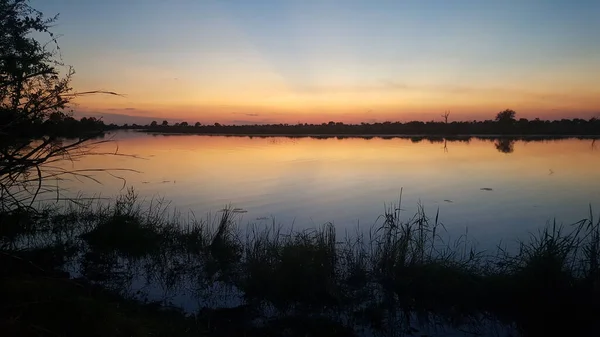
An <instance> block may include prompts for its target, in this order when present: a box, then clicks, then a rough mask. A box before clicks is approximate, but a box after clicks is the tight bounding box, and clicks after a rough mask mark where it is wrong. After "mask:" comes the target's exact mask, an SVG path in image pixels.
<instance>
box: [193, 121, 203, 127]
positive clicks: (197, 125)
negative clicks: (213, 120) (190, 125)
mask: <svg viewBox="0 0 600 337" xmlns="http://www.w3.org/2000/svg"><path fill="white" fill-rule="evenodd" d="M201 125H202V124H200V122H196V124H194V126H195V127H197V128H198V127H200V126H201Z"/></svg>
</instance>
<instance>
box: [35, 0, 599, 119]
mask: <svg viewBox="0 0 600 337" xmlns="http://www.w3.org/2000/svg"><path fill="white" fill-rule="evenodd" d="M36 1H37V2H38V4H35V2H36ZM33 2H34V5H39V6H38V7H40V9H41V10H42V11H43V12H45V13H47V14H52V13H56V12H60V13H61V17H60V19H59V22H60V25H58V26H57V27H56V29H57V30H58V32H57V33H60V34H62V35H64V37H63V38H62V39H61V41H60V42H61V49H62V54H63V55H64V58H65V63H67V64H72V65H73V66H74V67H75V69H76V70H77V74H76V76H75V77H74V82H73V87H74V88H75V89H76V90H81V91H86V90H97V89H101V90H110V91H116V92H119V93H122V94H124V95H125V97H103V96H101V95H100V96H87V97H83V98H80V99H78V101H77V103H78V106H76V107H75V111H77V112H81V113H86V114H97V115H102V114H125V115H131V116H137V117H156V118H165V119H169V118H171V119H188V120H198V121H201V122H204V123H210V122H221V123H234V124H235V123H253V122H254V123H258V124H260V123H269V122H272V123H279V122H281V123H296V122H303V123H304V122H308V123H320V122H326V121H328V120H336V121H342V122H363V121H364V122H369V121H384V120H431V119H435V120H439V118H440V116H439V115H440V114H441V113H442V112H443V111H447V110H450V111H451V112H452V116H453V117H454V118H455V119H456V120H472V119H478V120H481V119H488V118H492V116H493V114H495V113H496V112H497V111H500V110H503V109H506V108H511V109H514V110H516V111H517V112H518V113H519V116H521V117H526V118H534V117H540V118H549V119H551V118H569V117H581V118H589V117H591V116H594V115H597V114H598V113H600V80H599V79H598V76H597V74H598V73H600V57H599V56H600V43H594V41H596V42H597V37H596V36H595V35H594V34H593V33H592V31H593V29H591V28H592V27H593V26H597V28H598V29H600V24H598V23H597V22H595V21H594V18H596V17H597V16H598V15H600V5H599V4H597V3H586V4H585V6H584V5H582V6H579V7H577V6H569V5H566V4H563V5H560V6H559V5H552V4H538V3H536V4H533V3H531V4H530V3H523V2H521V1H513V0H510V1H506V2H503V3H494V4H491V3H485V4H473V3H467V2H466V1H458V2H456V4H453V6H448V5H447V4H446V3H445V2H441V1H437V0H431V1H429V3H428V4H424V3H421V2H411V1H407V2H402V3H399V2H398V3H396V2H389V3H388V2H386V3H378V4H372V3H370V2H368V1H356V2H352V3H346V2H342V1H337V0H330V1H325V2H323V1H289V2H285V3H283V2H278V1H272V0H261V1H258V2H256V3H253V4H248V3H246V2H243V1H240V0H232V1H228V2H219V1H215V0H210V1H202V2H191V1H189V2H188V1H182V2H181V3H175V4H167V3H163V2H159V1H154V0H151V1H148V2H147V3H145V4H144V6H143V7H141V6H140V5H139V4H134V3H117V2H114V3H113V2H108V3H107V4H105V5H102V6H100V5H98V4H92V3H83V2H82V3H75V4H73V3H70V2H69V3H67V1H66V0H57V1H56V2H53V4H49V3H47V2H42V1H40V0H34V1H33ZM99 14H104V17H105V18H113V19H117V18H129V17H130V16H132V15H135V17H136V19H135V20H133V21H131V20H121V21H111V22H112V23H111V25H107V24H106V22H105V21H102V20H101V19H98V17H101V16H100V15H99ZM596 14H597V15H596ZM433 17H436V18H437V19H436V20H435V21H433V20H432V18H433ZM558 19H560V20H563V21H565V24H564V25H557V24H556V23H555V22H556V20H558Z"/></svg>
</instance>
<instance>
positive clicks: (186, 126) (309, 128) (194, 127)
mask: <svg viewBox="0 0 600 337" xmlns="http://www.w3.org/2000/svg"><path fill="white" fill-rule="evenodd" d="M514 116H515V113H514V111H512V110H505V111H503V112H500V113H498V115H497V116H496V119H495V120H485V121H453V122H447V121H444V122H440V121H437V122H436V121H429V122H422V121H412V122H406V123H401V122H382V123H360V124H344V123H342V122H334V121H330V122H328V123H322V124H308V123H304V124H302V123H299V124H255V125H223V124H220V123H214V124H202V123H200V122H196V123H194V124H190V123H187V122H181V123H175V124H170V123H169V122H168V121H166V120H164V121H162V122H160V123H159V122H156V121H153V122H152V123H150V124H149V125H138V124H123V125H116V124H105V123H104V122H103V121H102V120H101V119H98V118H95V117H83V118H81V119H79V120H77V119H75V118H73V117H72V116H69V115H67V114H63V113H54V114H52V115H51V116H50V117H49V118H48V119H47V120H45V121H44V122H40V123H35V122H31V121H28V124H27V125H26V126H25V127H23V125H20V126H18V129H19V130H22V133H23V135H22V136H39V135H56V136H64V137H79V136H82V135H87V134H90V133H96V132H98V133H99V132H102V131H109V130H116V129H136V130H148V131H152V132H160V133H194V134H248V135H437V136H452V135H600V119H598V118H591V119H589V120H585V119H581V118H574V119H561V120H553V121H549V120H540V119H539V118H536V119H533V120H528V119H526V118H520V119H518V120H517V119H515V118H514Z"/></svg>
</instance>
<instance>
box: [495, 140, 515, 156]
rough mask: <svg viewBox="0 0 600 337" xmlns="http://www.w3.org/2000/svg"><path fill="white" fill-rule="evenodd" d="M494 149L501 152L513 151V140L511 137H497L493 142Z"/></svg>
mask: <svg viewBox="0 0 600 337" xmlns="http://www.w3.org/2000/svg"><path fill="white" fill-rule="evenodd" d="M494 145H495V146H496V150H498V151H500V152H502V153H513V152H514V151H515V141H514V140H513V139H507V138H503V139H498V140H496V141H495V142H494Z"/></svg>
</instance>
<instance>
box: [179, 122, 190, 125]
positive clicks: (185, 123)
mask: <svg viewBox="0 0 600 337" xmlns="http://www.w3.org/2000/svg"><path fill="white" fill-rule="evenodd" d="M188 125H189V124H188V122H181V124H179V126H188Z"/></svg>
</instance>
